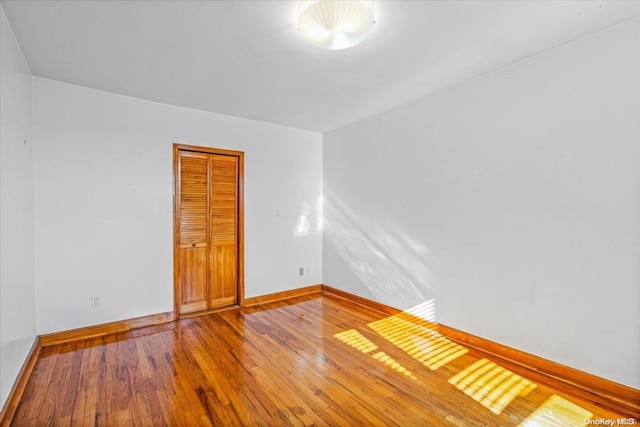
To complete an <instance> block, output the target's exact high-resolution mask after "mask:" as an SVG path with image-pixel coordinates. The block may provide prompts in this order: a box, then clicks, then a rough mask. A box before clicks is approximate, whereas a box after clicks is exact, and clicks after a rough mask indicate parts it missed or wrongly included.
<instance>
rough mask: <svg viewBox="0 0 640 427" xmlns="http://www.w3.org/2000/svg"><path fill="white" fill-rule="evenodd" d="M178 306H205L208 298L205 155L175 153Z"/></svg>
mask: <svg viewBox="0 0 640 427" xmlns="http://www.w3.org/2000/svg"><path fill="white" fill-rule="evenodd" d="M178 170H179V180H180V195H179V197H180V199H179V200H180V207H179V225H180V228H179V233H180V234H179V245H180V246H179V248H180V249H179V254H178V256H179V258H180V260H179V268H180V270H179V272H180V273H179V278H178V280H179V285H178V286H179V289H180V292H179V296H178V297H179V309H180V313H190V312H194V311H201V310H206V309H207V299H208V292H207V290H208V283H207V281H208V274H207V273H208V268H207V261H208V255H209V251H208V239H207V237H208V231H209V230H208V221H207V220H208V201H209V195H208V182H209V155H208V154H203V153H193V152H188V151H181V152H180V154H179V165H178Z"/></svg>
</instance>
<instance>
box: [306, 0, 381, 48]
mask: <svg viewBox="0 0 640 427" xmlns="http://www.w3.org/2000/svg"><path fill="white" fill-rule="evenodd" d="M374 9H375V5H374V2H373V1H347V0H344V1H341V0H302V1H301V2H300V4H299V5H298V29H299V30H300V33H301V34H302V37H304V38H305V39H306V40H307V41H308V42H309V43H311V44H314V45H316V46H318V47H322V48H324V49H333V50H339V49H346V48H348V47H351V46H354V45H356V44H358V43H360V42H361V41H362V40H363V39H364V38H365V37H366V36H367V34H369V33H370V32H371V29H372V28H373V23H374Z"/></svg>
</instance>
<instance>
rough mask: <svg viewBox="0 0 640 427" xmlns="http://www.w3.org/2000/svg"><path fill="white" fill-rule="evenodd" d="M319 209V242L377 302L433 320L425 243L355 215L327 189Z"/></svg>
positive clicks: (430, 283)
mask: <svg viewBox="0 0 640 427" xmlns="http://www.w3.org/2000/svg"><path fill="white" fill-rule="evenodd" d="M323 212H324V218H323V231H324V239H325V241H326V242H327V243H328V244H329V245H331V246H333V248H334V250H335V251H336V253H337V254H338V255H340V257H341V258H342V260H343V261H344V262H345V263H346V264H347V265H348V266H349V268H350V269H351V271H353V273H354V274H355V275H356V276H357V277H358V278H359V279H360V281H361V282H362V283H363V284H364V285H365V286H366V287H367V288H368V289H369V290H370V291H371V293H372V294H373V295H374V296H375V297H376V298H377V299H378V301H380V302H382V303H385V304H388V305H391V306H393V307H396V308H400V309H403V310H406V311H409V312H411V311H412V309H411V307H414V308H415V309H416V310H415V311H416V313H415V314H420V316H421V317H423V318H425V319H426V320H429V321H432V322H435V321H436V315H435V300H434V299H433V286H432V279H431V272H430V270H429V267H428V259H429V258H430V257H431V254H430V252H429V250H428V249H427V247H426V246H424V245H423V244H421V243H418V242H416V241H414V240H412V239H410V238H409V237H407V236H406V235H405V234H404V233H403V232H401V231H399V230H394V229H393V228H392V227H390V226H385V225H382V224H380V223H379V222H376V221H372V220H370V219H366V218H365V217H363V216H361V215H359V214H358V213H356V212H355V211H354V210H353V209H351V208H350V207H349V206H347V204H346V203H344V202H343V201H341V200H339V199H338V198H336V197H334V196H333V195H332V194H331V191H329V189H327V188H325V192H324V205H323Z"/></svg>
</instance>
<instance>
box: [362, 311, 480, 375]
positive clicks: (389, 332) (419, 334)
mask: <svg viewBox="0 0 640 427" xmlns="http://www.w3.org/2000/svg"><path fill="white" fill-rule="evenodd" d="M367 326H369V327H370V328H371V329H373V330H374V331H376V332H377V333H378V334H380V336H382V337H383V338H385V339H386V340H387V341H389V342H390V343H392V344H394V345H396V346H397V347H398V348H400V349H401V350H403V351H404V352H405V353H407V354H408V355H409V356H411V357H413V358H414V359H416V360H417V361H419V362H420V363H422V364H423V365H425V366H427V367H428V368H429V369H431V370H436V369H438V368H439V367H441V366H443V365H445V364H447V363H449V362H450V361H452V360H454V359H456V358H458V357H460V356H462V355H463V354H465V353H467V352H468V351H469V350H467V349H466V348H464V347H462V346H460V345H458V344H456V343H454V342H453V341H451V340H448V339H447V338H445V337H443V336H442V335H441V334H440V333H438V332H436V331H434V330H431V329H429V328H426V327H424V326H421V325H418V324H416V323H414V322H413V321H411V320H408V318H407V317H406V313H405V314H404V316H403V313H401V314H399V315H395V316H390V317H387V318H384V319H381V320H377V321H375V322H371V323H369V324H368V325H367Z"/></svg>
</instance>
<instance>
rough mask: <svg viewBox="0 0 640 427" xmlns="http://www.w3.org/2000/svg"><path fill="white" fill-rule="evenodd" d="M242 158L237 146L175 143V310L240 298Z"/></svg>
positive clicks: (205, 307)
mask: <svg viewBox="0 0 640 427" xmlns="http://www.w3.org/2000/svg"><path fill="white" fill-rule="evenodd" d="M243 160H244V154H243V153H242V152H239V151H230V150H221V149H213V148H205V147H193V146H188V145H181V144H174V182H175V193H174V282H175V283H174V286H175V301H176V303H175V307H176V311H177V314H178V315H179V314H186V313H193V312H199V311H208V310H212V309H215V308H219V307H225V306H232V305H236V304H239V303H240V302H241V299H242V296H243V295H242V292H243V262H242V255H243V238H242V237H243V232H242V228H243V227H242V224H243V209H242V206H243V200H242V193H243V192H242V182H243V163H244V162H243Z"/></svg>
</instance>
